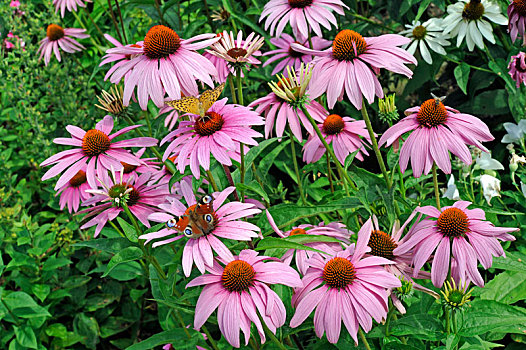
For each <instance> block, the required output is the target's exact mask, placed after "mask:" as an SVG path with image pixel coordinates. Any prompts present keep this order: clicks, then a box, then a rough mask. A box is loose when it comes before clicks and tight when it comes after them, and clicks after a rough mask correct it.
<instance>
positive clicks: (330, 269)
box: [323, 257, 356, 288]
mask: <svg viewBox="0 0 526 350" xmlns="http://www.w3.org/2000/svg"><path fill="white" fill-rule="evenodd" d="M355 278H356V271H355V270H354V265H353V264H352V263H351V262H350V261H349V260H347V259H345V258H340V257H336V258H332V259H331V260H329V261H328V262H327V263H326V264H325V267H324V268H323V281H325V283H326V284H327V285H328V286H329V287H331V288H345V287H347V286H348V285H349V284H351V283H352V282H353V281H354V280H355Z"/></svg>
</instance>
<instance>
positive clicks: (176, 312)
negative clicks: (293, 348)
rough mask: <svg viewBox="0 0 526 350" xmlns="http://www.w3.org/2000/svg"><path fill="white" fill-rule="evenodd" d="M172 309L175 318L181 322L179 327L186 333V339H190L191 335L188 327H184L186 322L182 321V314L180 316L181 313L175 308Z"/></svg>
mask: <svg viewBox="0 0 526 350" xmlns="http://www.w3.org/2000/svg"><path fill="white" fill-rule="evenodd" d="M172 310H173V311H174V313H175V317H177V320H178V321H179V323H180V324H181V328H182V329H183V331H184V332H185V333H186V336H187V337H188V339H192V335H190V332H188V329H187V328H186V324H185V323H184V320H183V316H181V314H180V313H179V310H177V309H172Z"/></svg>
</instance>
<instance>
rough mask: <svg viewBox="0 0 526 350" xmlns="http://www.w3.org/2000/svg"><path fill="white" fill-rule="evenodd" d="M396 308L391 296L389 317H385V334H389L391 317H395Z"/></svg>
mask: <svg viewBox="0 0 526 350" xmlns="http://www.w3.org/2000/svg"><path fill="white" fill-rule="evenodd" d="M395 311H396V308H395V307H394V305H393V302H392V301H391V298H389V312H388V313H387V318H386V319H385V336H386V337H388V336H389V326H390V324H391V318H392V317H393V314H394V313H395Z"/></svg>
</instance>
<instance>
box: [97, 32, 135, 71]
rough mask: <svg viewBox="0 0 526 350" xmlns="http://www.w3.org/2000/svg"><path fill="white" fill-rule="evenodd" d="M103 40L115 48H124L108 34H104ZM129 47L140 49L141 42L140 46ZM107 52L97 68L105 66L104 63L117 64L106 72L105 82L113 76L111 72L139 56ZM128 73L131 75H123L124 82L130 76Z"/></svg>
mask: <svg viewBox="0 0 526 350" xmlns="http://www.w3.org/2000/svg"><path fill="white" fill-rule="evenodd" d="M104 38H106V40H108V41H109V42H110V43H111V44H113V45H114V46H115V47H120V48H122V47H124V45H123V44H122V43H121V42H120V41H119V40H117V39H115V38H114V37H112V36H111V35H109V34H104ZM130 46H131V47H135V48H141V47H142V42H141V45H137V44H133V45H130ZM108 51H109V50H108ZM108 51H106V54H105V55H104V56H103V57H102V61H101V62H100V64H99V67H101V66H103V65H105V64H106V63H111V62H117V61H118V62H117V63H116V64H114V65H113V66H112V67H111V68H110V69H109V70H108V72H107V73H106V75H105V76H104V80H107V79H108V78H109V77H110V76H111V75H112V74H113V72H115V71H116V70H117V69H118V68H119V67H121V66H123V65H125V64H127V63H128V61H129V60H131V59H132V58H134V57H136V56H139V55H140V54H135V55H130V54H123V53H114V52H112V53H109V52H108ZM130 73H131V71H128V72H127V73H126V74H125V80H126V79H127V77H128V75H130Z"/></svg>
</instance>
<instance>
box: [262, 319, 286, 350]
mask: <svg viewBox="0 0 526 350" xmlns="http://www.w3.org/2000/svg"><path fill="white" fill-rule="evenodd" d="M260 319H261V318H260ZM261 324H262V325H263V328H264V329H265V333H266V334H267V336H268V337H269V338H270V340H272V341H273V342H274V344H276V346H277V347H278V348H279V349H280V350H287V348H286V347H285V346H284V345H283V344H282V343H281V342H280V341H279V339H278V338H276V336H275V335H274V333H272V332H271V331H270V329H268V327H267V324H266V323H265V322H264V321H261Z"/></svg>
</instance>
